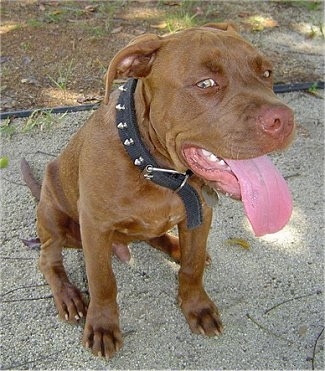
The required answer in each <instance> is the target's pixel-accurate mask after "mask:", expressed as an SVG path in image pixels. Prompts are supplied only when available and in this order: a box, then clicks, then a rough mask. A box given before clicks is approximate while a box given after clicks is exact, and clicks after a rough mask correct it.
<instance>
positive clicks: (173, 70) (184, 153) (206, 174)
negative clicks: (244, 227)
mask: <svg viewBox="0 0 325 371" xmlns="http://www.w3.org/2000/svg"><path fill="white" fill-rule="evenodd" d="M116 77H134V78H138V79H140V80H141V81H142V83H140V84H139V89H142V93H141V94H142V96H143V97H144V98H143V99H144V100H145V102H146V105H147V110H146V111H147V113H146V114H147V116H148V117H147V119H148V123H149V125H150V130H151V131H152V132H153V133H155V135H156V136H157V145H159V146H161V148H159V151H160V152H161V153H164V156H165V157H167V158H169V159H170V166H172V167H173V168H175V169H177V170H179V171H184V170H185V169H188V168H190V169H191V170H192V171H193V172H194V173H195V174H197V175H198V176H200V177H201V178H202V179H204V180H205V181H207V182H209V184H210V185H212V186H213V187H214V188H215V189H218V190H220V191H222V192H224V193H227V194H229V195H231V196H232V197H234V198H238V199H242V201H243V202H244V205H245V208H246V211H247V210H248V209H252V208H253V209H254V208H257V207H258V208H261V209H266V208H267V207H268V208H270V207H271V206H270V205H266V204H265V203H263V202H262V203H260V205H256V203H255V202H253V201H252V198H254V197H255V196H256V195H255V196H254V195H253V193H255V194H256V192H257V191H258V192H259V193H260V194H262V195H263V196H262V198H263V197H264V198H265V197H266V198H267V197H268V198H270V197H269V196H268V194H269V193H270V192H271V188H274V189H275V188H276V187H275V185H274V183H276V182H278V183H279V182H282V181H280V180H279V176H278V174H277V173H276V171H275V170H274V167H272V166H271V165H270V163H269V162H268V160H267V159H266V158H265V157H261V156H264V155H265V154H267V153H270V152H272V151H275V150H280V149H284V148H285V147H287V146H288V144H289V143H290V142H291V141H292V138H293V135H294V118H293V112H292V111H291V109H290V108H289V107H287V106H286V105H285V104H283V103H282V102H281V101H280V100H279V99H278V98H277V97H276V96H275V94H274V93H273V89H272V88H273V78H272V65H271V63H270V62H269V61H268V60H267V59H266V58H265V57H264V56H263V55H262V54H261V53H260V52H258V51H257V49H256V48H255V47H253V46H252V45H251V44H250V43H248V42H247V41H245V40H244V39H243V38H242V37H241V36H240V35H239V34H238V33H237V31H236V30H235V28H234V27H233V26H232V25H229V24H207V25H205V26H202V27H195V28H191V29H187V30H184V31H180V32H177V33H175V34H170V35H167V36H164V37H159V36H157V35H152V34H146V35H143V36H140V37H138V38H136V39H135V40H134V41H133V42H132V43H131V44H129V45H128V46H127V47H126V48H124V49H122V50H121V51H120V52H119V53H118V54H117V55H116V56H115V57H114V58H113V60H112V62H111V64H110V66H109V68H108V72H107V75H106V95H105V100H104V103H107V102H108V99H109V91H110V88H111V84H112V82H113V80H114V78H116ZM250 159H252V160H250ZM238 160H240V161H238ZM252 173H254V174H255V175H254V176H253V175H252ZM267 178H268V179H267ZM261 179H262V180H263V181H262V180H261ZM272 179H273V180H272ZM257 182H259V183H263V182H266V183H267V184H266V185H265V187H264V188H265V189H266V191H265V189H264V190H263V192H262V189H261V188H262V186H261V185H259V186H257V185H256V183H257ZM271 183H272V184H271ZM252 184H255V185H254V186H253V185H252ZM268 184H269V185H268ZM252 187H253V188H254V189H253V188H252ZM251 188H252V189H251ZM280 188H281V189H282V190H280ZM272 192H273V191H272ZM276 192H283V187H278V188H277V191H276ZM276 197H278V199H279V200H281V201H280V203H282V204H283V205H282V206H283V207H284V208H286V210H287V212H286V213H287V214H288V213H289V212H291V204H290V202H289V201H288V202H286V200H285V199H287V198H288V195H287V193H286V194H284V195H282V196H280V195H279V196H274V197H272V198H270V200H271V201H269V203H273V202H274V199H275V198H276ZM286 205H287V206H286ZM282 206H281V208H282ZM273 209H274V207H273ZM289 209H290V210H289ZM281 210H282V209H281ZM278 214H279V212H278ZM278 214H277V215H278ZM280 214H281V212H280ZM252 218H256V219H259V218H260V215H254V216H252V217H251V219H252ZM273 218H278V219H279V218H280V217H279V216H274V217H273ZM264 229H265V228H262V227H261V228H260V230H259V227H257V228H256V229H255V232H256V234H263V233H264ZM271 229H272V227H271Z"/></svg>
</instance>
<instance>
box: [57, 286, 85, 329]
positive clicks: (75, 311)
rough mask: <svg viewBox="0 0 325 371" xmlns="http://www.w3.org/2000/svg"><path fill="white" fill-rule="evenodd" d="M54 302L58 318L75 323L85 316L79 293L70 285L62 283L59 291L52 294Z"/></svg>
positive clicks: (83, 304)
mask: <svg viewBox="0 0 325 371" xmlns="http://www.w3.org/2000/svg"><path fill="white" fill-rule="evenodd" d="M54 302H55V306H56V308H57V310H58V313H59V317H60V318H61V319H63V320H65V321H68V322H71V323H76V322H77V321H79V320H80V319H81V318H83V317H85V316H86V313H87V306H86V305H85V303H84V301H83V298H82V294H81V292H80V291H79V290H78V289H77V288H76V287H75V286H73V285H72V284H70V283H64V284H63V285H62V286H61V288H60V291H57V292H55V293H54Z"/></svg>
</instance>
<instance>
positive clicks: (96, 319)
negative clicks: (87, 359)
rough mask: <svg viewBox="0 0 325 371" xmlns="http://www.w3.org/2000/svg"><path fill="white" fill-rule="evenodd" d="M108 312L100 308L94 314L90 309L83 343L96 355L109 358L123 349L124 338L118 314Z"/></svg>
mask: <svg viewBox="0 0 325 371" xmlns="http://www.w3.org/2000/svg"><path fill="white" fill-rule="evenodd" d="M107 313H108V311H105V310H100V309H99V310H97V311H96V313H94V314H93V311H92V310H91V309H90V310H89V311H88V313H87V319H86V324H85V329H84V334H83V338H82V343H83V345H84V346H85V347H86V348H89V349H91V351H92V353H93V354H94V355H95V356H98V357H105V358H107V359H109V358H112V357H113V356H114V355H115V353H116V352H118V351H119V350H120V349H121V347H122V345H123V339H122V334H121V331H120V326H119V323H118V322H119V321H118V316H117V315H114V316H112V315H107Z"/></svg>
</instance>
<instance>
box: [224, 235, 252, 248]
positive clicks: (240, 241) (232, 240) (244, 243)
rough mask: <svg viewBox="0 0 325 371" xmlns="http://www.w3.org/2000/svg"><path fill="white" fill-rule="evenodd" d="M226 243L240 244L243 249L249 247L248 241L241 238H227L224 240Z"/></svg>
mask: <svg viewBox="0 0 325 371" xmlns="http://www.w3.org/2000/svg"><path fill="white" fill-rule="evenodd" d="M226 243H227V244H228V245H234V246H236V245H237V246H240V247H242V248H243V249H245V250H248V249H249V248H250V244H249V242H248V241H246V240H244V239H243V238H229V239H228V240H226Z"/></svg>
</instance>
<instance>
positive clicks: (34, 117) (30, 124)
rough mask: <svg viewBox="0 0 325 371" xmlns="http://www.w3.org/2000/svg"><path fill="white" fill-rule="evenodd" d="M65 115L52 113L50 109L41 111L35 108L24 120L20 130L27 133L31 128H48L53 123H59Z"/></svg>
mask: <svg viewBox="0 0 325 371" xmlns="http://www.w3.org/2000/svg"><path fill="white" fill-rule="evenodd" d="M65 115H66V113H63V114H62V115H54V114H53V113H52V112H51V111H45V112H42V111H40V110H35V111H33V113H32V114H31V115H30V116H29V117H28V119H27V120H26V122H25V124H24V126H23V128H22V132H23V133H27V132H30V131H31V130H33V129H40V130H45V129H49V128H50V127H52V126H53V125H54V124H57V123H60V122H61V120H62V119H63V118H64V116H65Z"/></svg>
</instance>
